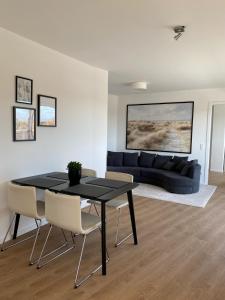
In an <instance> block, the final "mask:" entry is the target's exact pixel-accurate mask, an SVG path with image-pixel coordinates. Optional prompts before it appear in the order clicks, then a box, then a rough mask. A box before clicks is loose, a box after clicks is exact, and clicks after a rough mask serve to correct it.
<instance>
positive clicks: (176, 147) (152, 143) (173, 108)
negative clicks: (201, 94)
mask: <svg viewBox="0 0 225 300" xmlns="http://www.w3.org/2000/svg"><path fill="white" fill-rule="evenodd" d="M193 113H194V102H193V101H190V102H170V103H168V102H167V103H151V104H130V105H127V127H126V149H130V150H146V151H159V152H177V153H191V148H192V127H193Z"/></svg>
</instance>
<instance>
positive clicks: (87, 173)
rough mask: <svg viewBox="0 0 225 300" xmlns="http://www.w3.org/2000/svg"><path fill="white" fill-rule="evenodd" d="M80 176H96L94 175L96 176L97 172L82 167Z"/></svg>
mask: <svg viewBox="0 0 225 300" xmlns="http://www.w3.org/2000/svg"><path fill="white" fill-rule="evenodd" d="M81 176H90V177H96V176H97V173H96V171H95V170H92V169H86V168H82V169H81Z"/></svg>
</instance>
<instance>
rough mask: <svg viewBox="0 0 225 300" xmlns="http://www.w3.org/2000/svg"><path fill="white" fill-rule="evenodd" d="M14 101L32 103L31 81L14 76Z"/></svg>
mask: <svg viewBox="0 0 225 300" xmlns="http://www.w3.org/2000/svg"><path fill="white" fill-rule="evenodd" d="M15 81H16V91H15V99H16V102H17V103H23V104H29V105H32V103H33V80H32V79H30V78H26V77H21V76H16V77H15Z"/></svg>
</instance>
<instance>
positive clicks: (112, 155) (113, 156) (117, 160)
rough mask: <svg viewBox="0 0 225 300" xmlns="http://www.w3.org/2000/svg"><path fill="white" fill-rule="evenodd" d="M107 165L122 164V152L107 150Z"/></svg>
mask: <svg viewBox="0 0 225 300" xmlns="http://www.w3.org/2000/svg"><path fill="white" fill-rule="evenodd" d="M107 165H108V166H110V167H122V166H123V152H113V151H108V156H107Z"/></svg>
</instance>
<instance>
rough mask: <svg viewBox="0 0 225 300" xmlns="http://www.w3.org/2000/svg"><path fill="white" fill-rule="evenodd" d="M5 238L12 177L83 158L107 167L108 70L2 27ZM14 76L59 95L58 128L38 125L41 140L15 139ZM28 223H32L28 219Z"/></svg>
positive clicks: (0, 223)
mask: <svg viewBox="0 0 225 300" xmlns="http://www.w3.org/2000/svg"><path fill="white" fill-rule="evenodd" d="M0 43H1V51H0V159H1V161H0V242H1V237H2V235H3V232H5V229H6V226H7V225H8V222H9V212H8V210H7V205H6V203H7V201H6V200H7V193H6V190H7V189H6V187H7V184H6V183H7V181H9V180H10V179H13V178H19V177H24V176H29V175H34V174H38V173H44V172H50V171H55V170H61V171H64V170H65V168H66V165H67V163H68V161H70V160H78V161H81V162H82V163H83V166H85V167H89V168H94V169H96V170H97V172H98V175H100V176H103V175H104V172H105V161H106V149H107V102H108V73H107V72H106V71H104V70H101V69H98V68H95V67H92V66H89V65H87V64H84V63H82V62H80V61H77V60H75V59H72V58H70V57H68V56H65V55H62V54H60V53H58V52H56V51H53V50H51V49H49V48H46V47H44V46H41V45H40V44H37V43H34V42H32V41H30V40H27V39H25V38H22V37H20V36H18V35H15V34H14V33H11V32H9V31H6V30H4V29H1V28H0ZM15 75H20V76H24V77H28V78H32V79H33V81H34V82H33V84H34V90H33V105H32V107H36V105H37V100H36V96H37V93H41V94H45V95H50V96H55V97H57V99H58V103H57V104H58V114H57V115H58V119H57V123H58V124H57V127H56V128H44V127H37V141H33V142H13V141H12V106H14V105H17V106H23V107H30V106H29V105H21V104H19V103H15ZM26 226H27V223H26Z"/></svg>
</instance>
